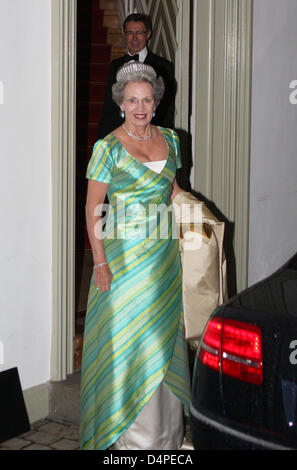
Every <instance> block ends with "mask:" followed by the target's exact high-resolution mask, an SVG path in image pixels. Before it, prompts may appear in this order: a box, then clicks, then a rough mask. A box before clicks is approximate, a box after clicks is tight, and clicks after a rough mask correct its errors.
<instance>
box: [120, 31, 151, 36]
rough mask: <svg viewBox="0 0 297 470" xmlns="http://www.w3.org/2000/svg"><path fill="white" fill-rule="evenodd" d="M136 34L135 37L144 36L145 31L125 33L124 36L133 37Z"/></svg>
mask: <svg viewBox="0 0 297 470" xmlns="http://www.w3.org/2000/svg"><path fill="white" fill-rule="evenodd" d="M134 34H136V36H144V35H145V34H147V31H125V36H133V35H134Z"/></svg>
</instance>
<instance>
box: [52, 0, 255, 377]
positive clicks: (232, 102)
mask: <svg viewBox="0 0 297 470" xmlns="http://www.w3.org/2000/svg"><path fill="white" fill-rule="evenodd" d="M180 5H184V2H180ZM197 5H198V8H196V13H195V15H196V18H195V23H196V28H197V30H196V31H194V33H195V34H194V36H195V38H196V43H195V44H194V53H195V51H196V54H198V53H199V51H200V52H201V54H202V55H201V56H200V57H198V60H197V61H196V65H195V70H194V71H193V72H194V73H193V79H194V80H193V94H195V96H194V98H195V100H194V103H195V107H194V115H195V116H194V120H193V122H194V123H195V128H193V129H192V140H193V143H194V147H193V148H194V152H195V153H194V155H195V158H193V160H195V165H194V189H196V188H197V190H198V189H199V191H200V192H203V193H204V194H205V196H206V197H208V198H210V199H211V200H212V201H214V202H215V203H216V204H217V206H218V207H219V208H220V209H221V210H222V211H223V213H224V214H225V215H226V216H227V217H229V218H230V220H235V221H236V226H237V230H235V239H234V246H235V252H236V255H237V257H238V258H237V270H238V275H239V276H238V277H239V283H238V285H239V286H240V287H242V286H245V285H246V279H247V260H248V219H249V159H250V156H249V155H250V105H251V96H250V80H251V50H252V45H251V38H252V0H245V1H244V2H242V0H197ZM51 15H52V18H51V21H52V77H51V78H52V97H51V106H52V123H51V126H52V226H53V237H52V238H53V246H52V250H53V261H52V279H53V284H52V290H53V295H52V299H53V300H52V310H53V321H52V353H51V380H53V381H60V380H64V379H66V378H67V375H68V374H71V373H72V372H73V337H74V325H75V295H74V294H75V161H76V152H75V141H76V17H77V1H76V0H52V1H51ZM203 15H204V16H203ZM220 15H221V16H220ZM179 18H180V20H181V23H180V24H179V26H178V28H177V35H178V34H179V35H180V37H181V38H182V31H183V28H185V26H182V20H183V19H182V15H180V16H179ZM220 18H221V20H220ZM222 38H225V40H224V41H223V43H222ZM214 57H215V60H213V58H214ZM179 60H180V63H182V61H183V56H182V55H181V56H180V59H179ZM236 64H237V65H236ZM218 73H219V75H216V74H218ZM218 77H221V78H223V81H222V82H221V81H220V80H218ZM178 103H179V104H178ZM177 105H178V106H180V105H183V109H181V110H179V111H180V117H179V118H178V119H180V121H179V123H180V125H181V126H182V127H184V126H186V125H187V124H186V123H187V122H188V121H187V109H186V108H185V107H184V106H185V101H184V100H183V98H182V96H179V97H178V101H177ZM216 110H218V111H219V113H218V115H217V116H216V115H215V111H216ZM220 149H222V152H221V151H220ZM238 155H241V156H242V158H241V160H239V159H238ZM216 168H219V172H217V171H216ZM226 187H228V191H227V192H226ZM239 189H240V190H241V192H242V191H243V198H237V195H238V194H239V193H238V191H239Z"/></svg>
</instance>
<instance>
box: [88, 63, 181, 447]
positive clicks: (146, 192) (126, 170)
mask: <svg viewBox="0 0 297 470" xmlns="http://www.w3.org/2000/svg"><path fill="white" fill-rule="evenodd" d="M163 92H164V85H163V80H162V78H160V77H159V78H157V76H156V73H155V71H154V69H152V67H150V66H148V65H145V64H142V63H140V62H131V63H128V64H126V65H124V66H123V67H122V68H121V69H120V70H119V72H118V75H117V83H116V84H115V85H114V87H113V98H114V100H115V101H116V102H117V103H118V104H119V106H120V108H121V111H122V113H123V115H124V116H125V122H124V124H123V125H122V126H121V127H119V128H118V129H116V130H115V131H113V132H112V133H110V134H109V135H107V136H106V137H105V138H104V139H101V140H99V141H98V142H96V144H95V146H94V150H93V154H92V157H91V160H90V162H89V165H88V170H87V178H88V179H89V182H88V194H87V203H86V220H87V227H88V234H89V239H90V243H91V247H92V253H93V260H94V272H93V276H92V279H91V285H90V292H89V298H88V307H87V315H86V321H85V331H84V347H83V359H82V371H81V413H80V420H81V421H80V444H81V448H82V449H93V450H95V449H98V450H99V449H101V450H103V449H108V448H112V449H133V450H135V449H140V450H141V449H143V450H144V449H178V448H179V447H180V446H181V444H182V440H183V410H184V411H186V412H187V406H188V404H189V400H190V386H189V372H188V361H187V346H186V343H185V340H184V337H183V315H182V281H181V264H180V257H179V246H178V239H177V236H176V234H175V232H174V219H173V213H172V204H171V201H172V199H173V197H174V195H175V193H176V192H177V191H178V189H179V188H178V186H177V183H176V180H175V174H176V170H177V168H180V166H181V159H180V149H179V139H178V136H177V134H176V133H175V132H174V131H173V130H171V129H166V128H162V127H155V126H152V125H151V119H152V117H153V114H154V110H155V108H156V106H157V105H158V103H159V101H160V100H161V98H162V94H163ZM106 195H107V196H108V200H109V207H108V215H107V218H106V217H105V216H104V217H103V211H104V209H106V208H105V204H104V201H105V198H106ZM105 222H106V223H105ZM104 223H105V227H104V230H102V226H103V225H104Z"/></svg>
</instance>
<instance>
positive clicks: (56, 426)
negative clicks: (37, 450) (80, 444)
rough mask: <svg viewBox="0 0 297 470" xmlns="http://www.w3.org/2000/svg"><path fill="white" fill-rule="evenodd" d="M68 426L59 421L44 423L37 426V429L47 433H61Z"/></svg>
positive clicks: (65, 430)
mask: <svg viewBox="0 0 297 470" xmlns="http://www.w3.org/2000/svg"><path fill="white" fill-rule="evenodd" d="M68 428H69V426H67V425H66V424H60V423H54V422H52V423H46V424H44V425H43V426H40V427H39V428H38V431H39V432H40V431H43V432H48V433H49V434H58V435H59V434H61V433H63V432H67V430H68Z"/></svg>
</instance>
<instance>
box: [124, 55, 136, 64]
mask: <svg viewBox="0 0 297 470" xmlns="http://www.w3.org/2000/svg"><path fill="white" fill-rule="evenodd" d="M124 57H125V62H130V60H136V61H139V54H135V55H129V54H126V55H125V56H124Z"/></svg>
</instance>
